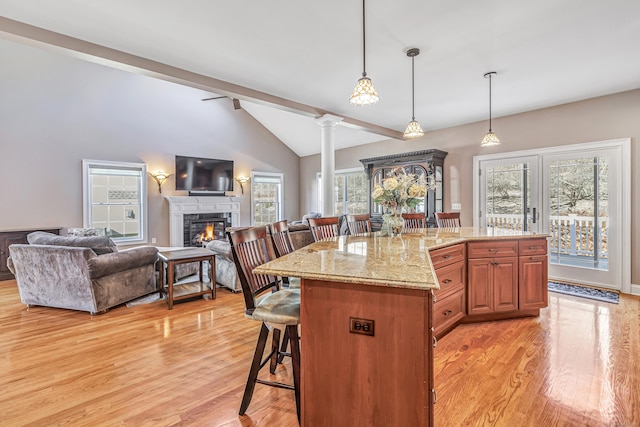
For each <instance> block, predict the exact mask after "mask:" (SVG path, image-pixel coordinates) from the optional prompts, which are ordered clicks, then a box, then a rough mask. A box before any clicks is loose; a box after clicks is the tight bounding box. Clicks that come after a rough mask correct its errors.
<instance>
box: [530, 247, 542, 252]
mask: <svg viewBox="0 0 640 427" xmlns="http://www.w3.org/2000/svg"><path fill="white" fill-rule="evenodd" d="M539 247H540V246H529V250H530V251H532V250H534V249H538V248H539Z"/></svg>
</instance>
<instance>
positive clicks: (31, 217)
mask: <svg viewBox="0 0 640 427" xmlns="http://www.w3.org/2000/svg"><path fill="white" fill-rule="evenodd" d="M0 56H1V57H2V58H3V60H2V65H1V66H0V229H13V228H18V229H19V228H29V227H44V226H63V227H80V226H82V165H81V161H82V159H93V160H113V161H128V162H142V163H146V164H147V167H148V170H149V171H150V172H152V171H156V170H159V169H162V170H164V171H169V172H173V171H174V156H175V155H176V154H181V155H188V156H199V157H210V158H221V159H230V160H234V161H235V172H236V176H238V175H250V171H251V170H256V171H265V172H282V173H284V174H285V191H286V194H285V200H286V201H287V203H286V204H285V217H286V218H292V219H294V218H299V217H300V215H299V212H298V208H299V201H298V195H299V187H298V181H299V180H298V175H299V158H298V156H297V155H296V154H295V153H293V152H292V151H291V150H290V149H289V148H288V147H287V146H285V145H284V144H283V143H282V142H280V140H278V139H277V138H276V137H275V136H274V135H273V134H271V133H270V132H269V131H268V130H266V129H265V128H264V127H263V126H262V125H261V124H260V123H258V122H257V121H256V120H255V119H253V117H251V116H250V115H249V114H248V113H247V112H245V111H244V110H234V109H233V106H232V103H231V100H229V99H220V100H216V101H208V102H202V101H201V99H202V98H205V97H208V96H211V94H210V93H207V92H203V91H200V90H196V89H192V88H187V87H183V86H180V85H176V84H173V83H169V82H165V81H162V80H156V79H153V78H150V77H145V76H141V75H137V74H132V73H127V72H124V71H120V70H115V69H112V68H108V67H106V66H102V65H98V64H94V63H88V62H83V61H80V60H77V59H73V58H70V57H67V56H64V55H62V54H59V53H54V52H50V51H45V50H41V49H38V48H34V47H30V46H26V45H21V44H18V43H14V42H9V41H5V40H0ZM147 185H148V202H149V236H152V237H157V239H158V241H157V243H158V244H159V245H168V244H169V235H168V234H169V223H168V212H169V211H168V205H167V202H166V200H164V198H163V196H167V195H187V194H186V192H184V191H175V190H174V189H175V181H174V177H171V178H170V179H169V180H168V181H167V182H165V184H164V185H163V187H162V194H159V193H158V186H157V184H156V183H155V181H154V180H153V179H152V178H150V177H149V178H148V183H147ZM250 188H251V187H250V185H248V186H245V198H244V200H243V202H242V206H241V223H242V225H249V224H250V208H251V203H250V196H249V194H250ZM235 191H236V192H237V194H240V187H239V185H238V184H237V183H236V189H235Z"/></svg>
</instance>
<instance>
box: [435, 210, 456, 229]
mask: <svg viewBox="0 0 640 427" xmlns="http://www.w3.org/2000/svg"><path fill="white" fill-rule="evenodd" d="M436 225H437V226H438V227H440V228H442V227H460V212H436Z"/></svg>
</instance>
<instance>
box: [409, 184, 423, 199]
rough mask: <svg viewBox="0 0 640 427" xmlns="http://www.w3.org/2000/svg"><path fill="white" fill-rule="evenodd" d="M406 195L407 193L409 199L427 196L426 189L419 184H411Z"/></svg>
mask: <svg viewBox="0 0 640 427" xmlns="http://www.w3.org/2000/svg"><path fill="white" fill-rule="evenodd" d="M407 193H409V197H424V196H426V195H427V187H425V186H424V185H420V184H413V185H412V186H411V187H409V191H407Z"/></svg>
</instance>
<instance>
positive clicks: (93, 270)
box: [8, 231, 158, 314]
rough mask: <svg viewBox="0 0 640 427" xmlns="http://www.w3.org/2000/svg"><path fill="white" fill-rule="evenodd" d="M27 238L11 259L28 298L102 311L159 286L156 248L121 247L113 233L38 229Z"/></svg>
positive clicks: (38, 302)
mask: <svg viewBox="0 0 640 427" xmlns="http://www.w3.org/2000/svg"><path fill="white" fill-rule="evenodd" d="M27 241H28V243H29V244H16V245H11V246H9V254H10V257H9V259H8V264H9V268H10V270H11V271H12V272H13V273H14V275H15V276H16V282H17V284H18V291H19V292H20V298H21V300H22V302H23V303H24V304H27V305H39V306H46V307H57V308H66V309H71V310H80V311H87V312H89V313H91V314H99V313H103V312H105V311H107V310H108V309H109V308H111V307H114V306H117V305H119V304H122V303H125V302H127V301H130V300H132V299H135V298H139V297H141V296H144V295H147V294H150V293H152V292H156V291H157V290H158V288H157V286H156V274H155V263H156V260H157V258H158V249H157V248H154V247H150V246H144V247H137V248H131V249H125V250H122V251H119V250H118V248H117V247H116V245H115V243H114V242H113V240H111V239H110V238H109V237H105V236H94V237H68V236H58V235H55V234H51V233H45V232H40V231H39V232H34V233H30V234H29V235H28V236H27Z"/></svg>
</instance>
